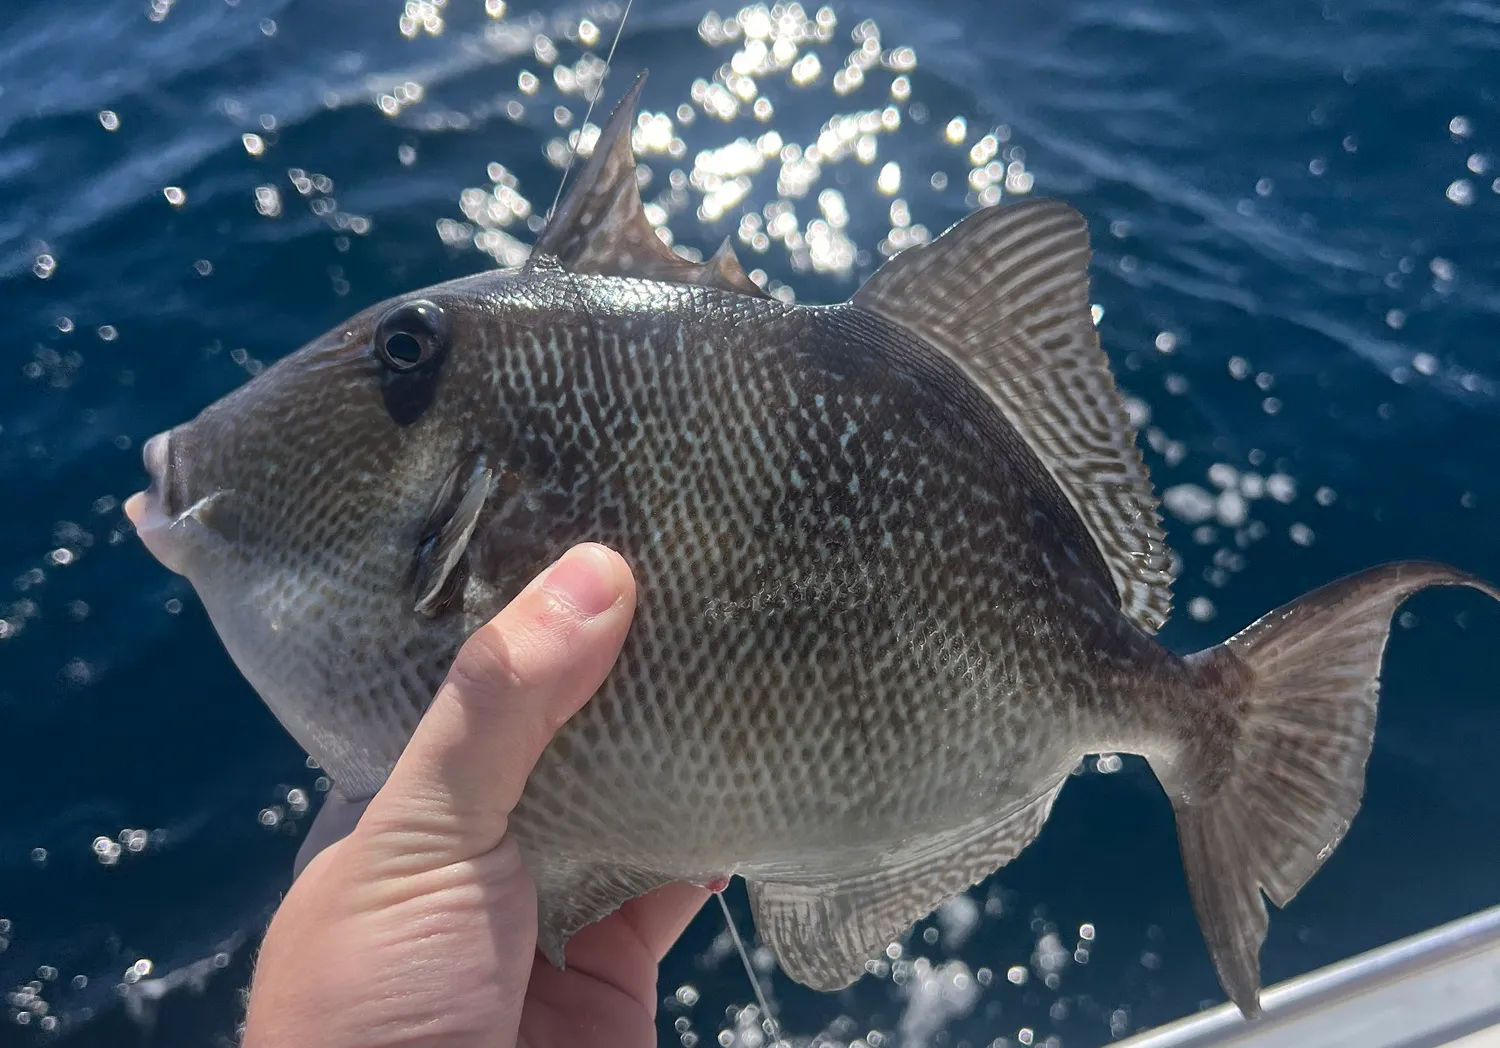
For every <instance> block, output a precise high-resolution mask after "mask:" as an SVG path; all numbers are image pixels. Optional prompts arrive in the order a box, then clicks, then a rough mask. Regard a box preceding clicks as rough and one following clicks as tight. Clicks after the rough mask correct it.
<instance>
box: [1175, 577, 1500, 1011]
mask: <svg viewBox="0 0 1500 1048" xmlns="http://www.w3.org/2000/svg"><path fill="white" fill-rule="evenodd" d="M1429 586H1470V587H1473V588H1474V589H1477V590H1480V591H1482V592H1484V593H1487V594H1489V595H1490V596H1491V597H1494V598H1495V599H1497V600H1500V589H1496V588H1495V587H1494V586H1491V585H1489V584H1488V583H1486V582H1484V581H1482V580H1481V579H1478V578H1476V577H1475V576H1473V575H1470V574H1467V573H1465V572H1462V571H1458V570H1457V569H1455V568H1450V567H1448V566H1446V565H1443V564H1437V563H1433V562H1425V561H1407V562H1403V563H1396V564H1387V565H1383V566H1381V567H1377V568H1371V569H1369V570H1367V571H1363V572H1360V573H1359V574H1356V575H1351V576H1349V577H1347V578H1344V579H1340V580H1338V581H1336V582H1332V583H1329V584H1328V585H1326V586H1324V587H1322V588H1321V589H1318V590H1315V591H1313V592H1312V593H1309V594H1307V595H1306V596H1304V597H1302V598H1301V599H1299V600H1296V601H1293V602H1292V603H1290V604H1288V605H1286V606H1284V607H1282V608H1278V609H1277V610H1276V611H1273V612H1271V613H1270V614H1268V615H1266V616H1264V617H1263V618H1261V619H1260V620H1258V621H1257V622H1255V623H1254V624H1252V625H1251V626H1249V627H1248V628H1247V629H1245V630H1244V631H1243V632H1241V633H1239V634H1238V635H1236V636H1234V637H1231V638H1230V639H1229V640H1227V641H1225V642H1224V643H1223V644H1220V645H1218V646H1217V647H1213V648H1209V649H1207V650H1205V651H1202V652H1199V653H1197V654H1196V655H1193V656H1190V657H1189V659H1188V663H1189V665H1190V666H1191V667H1192V670H1193V673H1194V681H1195V684H1196V686H1197V687H1198V688H1199V689H1200V690H1204V691H1206V692H1208V693H1209V694H1208V697H1209V698H1212V699H1214V700H1215V708H1216V709H1218V710H1222V711H1225V713H1226V714H1227V716H1228V717H1229V718H1232V719H1233V721H1234V722H1235V723H1236V724H1237V728H1238V731H1237V732H1235V731H1233V730H1231V731H1230V735H1231V737H1232V740H1233V741H1232V742H1231V743H1230V744H1229V745H1228V746H1226V747H1225V748H1224V750H1223V752H1222V753H1220V754H1217V755H1215V759H1213V760H1210V761H1207V762H1203V764H1202V766H1203V767H1206V768H1212V769H1213V771H1212V773H1210V774H1206V775H1195V776H1192V778H1193V779H1196V780H1198V781H1197V783H1196V784H1195V788H1190V789H1180V788H1174V786H1173V784H1172V782H1171V781H1170V780H1171V779H1172V778H1173V776H1171V775H1170V774H1169V775H1167V776H1163V780H1164V782H1165V783H1166V784H1167V787H1168V792H1169V793H1171V794H1172V798H1173V807H1174V809H1175V811H1176V815H1177V833H1178V839H1179V843H1180V845H1181V849H1182V859H1183V865H1184V866H1185V867H1186V871H1187V880H1188V888H1189V891H1190V892H1191V895H1192V898H1193V908H1194V909H1195V910H1196V912H1197V915H1198V923H1199V924H1200V925H1201V926H1202V929H1203V935H1204V938H1205V939H1206V940H1207V941H1208V949H1209V953H1210V954H1211V955H1212V957H1213V961H1214V967H1215V968H1216V969H1217V971H1218V975H1219V982H1220V983H1221V985H1222V986H1223V987H1224V990H1225V992H1226V993H1227V994H1228V995H1229V997H1230V999H1231V1000H1232V1001H1234V1003H1235V1004H1236V1005H1238V1006H1239V1009H1240V1011H1241V1012H1243V1013H1244V1014H1245V1015H1246V1016H1247V1017H1251V1018H1253V1017H1255V1016H1257V1015H1259V1014H1260V948H1261V943H1262V942H1264V940H1265V937H1266V927H1267V913H1266V905H1265V902H1264V900H1263V899H1262V898H1261V894H1262V892H1263V893H1264V894H1265V895H1266V896H1267V897H1268V898H1269V899H1270V900H1271V901H1272V902H1274V903H1275V904H1276V905H1277V906H1278V907H1283V906H1285V905H1286V904H1287V903H1289V902H1291V900H1292V898H1293V897H1294V896H1295V895H1296V894H1297V892H1298V891H1299V890H1301V888H1302V886H1303V885H1304V884H1306V883H1307V881H1308V879H1309V878H1310V877H1312V875H1313V874H1314V873H1315V872H1316V871H1317V869H1318V867H1319V866H1321V865H1322V864H1323V862H1324V860H1326V859H1327V858H1328V857H1329V855H1331V854H1332V853H1333V850H1334V848H1335V847H1337V846H1338V843H1339V841H1341V840H1342V839H1343V837H1344V833H1345V832H1346V831H1347V830H1348V828H1349V823H1350V821H1351V820H1352V819H1353V818H1354V815H1355V813H1356V812H1357V811H1358V810H1359V804H1360V800H1361V797H1362V796H1363V794H1364V788H1365V763H1366V761H1367V760H1368V759H1369V756H1370V746H1371V742H1372V741H1373V738H1374V733H1375V707H1376V703H1377V699H1378V696H1379V691H1380V663H1381V655H1382V653H1383V652H1384V650H1385V644H1386V639H1387V638H1388V637H1389V636H1390V629H1391V616H1392V615H1393V614H1394V613H1395V611H1396V608H1397V607H1399V606H1400V604H1401V603H1402V602H1403V601H1405V600H1406V599H1407V598H1408V597H1410V596H1412V595H1413V594H1415V593H1417V592H1418V591H1419V590H1423V589H1426V588H1427V587H1429ZM1214 692H1217V693H1218V694H1217V695H1214V694H1213V693H1214ZM1221 702H1222V704H1221ZM1226 723H1227V722H1226ZM1169 771H1170V769H1169Z"/></svg>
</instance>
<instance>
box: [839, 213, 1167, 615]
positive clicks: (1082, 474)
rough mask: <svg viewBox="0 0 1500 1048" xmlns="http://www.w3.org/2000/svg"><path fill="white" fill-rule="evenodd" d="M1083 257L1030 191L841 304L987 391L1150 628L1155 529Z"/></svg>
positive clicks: (1157, 582)
mask: <svg viewBox="0 0 1500 1048" xmlns="http://www.w3.org/2000/svg"><path fill="white" fill-rule="evenodd" d="M1088 265H1089V239H1088V225H1087V223H1086V222H1085V221H1084V218H1083V216H1082V215H1080V214H1079V213H1078V212H1077V211H1075V210H1073V209H1072V208H1071V207H1069V206H1068V205H1066V204H1063V203H1061V202H1059V201H1055V200H1031V201H1026V202H1024V203H1020V204H1012V205H1008V206H1000V207H990V208H986V209H984V210H982V211H977V212H975V213H974V214H972V215H969V216H968V217H967V218H965V219H963V220H962V221H960V222H959V223H958V224H957V225H955V226H953V227H952V228H951V229H949V230H948V231H947V232H945V233H944V234H943V235H942V236H940V237H939V238H938V239H937V240H935V241H933V243H931V244H928V245H926V246H924V247H914V248H909V249H907V250H906V251H903V252H901V253H900V254H899V255H897V256H895V257H894V258H893V259H891V260H890V261H889V262H887V263H886V264H885V265H884V266H882V267H881V268H880V270H879V271H878V272H876V274H875V275H874V276H872V277H871V278H870V279H869V280H868V281H867V282H866V283H865V285H864V286H863V287H861V288H860V289H859V291H857V292H856V293H855V295H854V298H853V300H852V301H853V303H854V305H856V306H859V307H860V308H862V309H866V310H869V311H870V312H872V313H878V314H879V315H880V316H882V317H884V318H885V319H887V320H889V321H891V322H892V323H895V324H898V325H900V326H901V327H904V328H905V329H906V330H908V331H911V332H913V333H915V334H917V335H919V336H921V337H922V338H923V339H925V340H926V341H927V342H929V343H931V344H932V345H933V346H934V347H936V348H937V349H939V350H941V351H942V352H943V353H944V354H946V355H947V356H948V357H949V358H951V359H952V360H953V361H954V362H955V363H957V364H958V365H959V366H960V367H961V368H962V369H963V370H964V372H965V373H966V374H968V375H969V377H970V378H971V379H972V380H973V381H974V382H976V383H977V384H978V385H979V386H980V387H981V388H983V389H984V390H985V391H986V392H987V393H988V394H989V395H990V397H991V399H992V400H994V402H995V403H996V404H997V405H998V406H999V407H1000V410H1001V411H1002V412H1003V413H1004V414H1005V417H1006V419H1007V420H1009V422H1010V424H1011V425H1012V426H1014V427H1015V429H1016V431H1017V432H1018V433H1020V434H1021V436H1022V438H1023V439H1025V441H1026V443H1027V445H1028V446H1030V448H1031V450H1032V451H1034V452H1035V453H1036V455H1037V457H1038V458H1039V459H1041V461H1042V464H1043V465H1044V466H1045V467H1046V468H1047V471H1048V472H1049V473H1051V474H1052V477H1053V479H1054V480H1056V481H1057V483H1058V486H1059V487H1061V488H1062V490H1063V493H1064V494H1065V495H1066V496H1067V498H1068V501H1069V502H1070V503H1072V505H1073V508H1074V509H1075V510H1077V511H1078V515H1079V516H1080V517H1081V518H1082V519H1083V522H1084V525H1085V526H1086V527H1087V528H1088V532H1089V534H1090V536H1092V538H1093V540H1094V543H1095V545H1097V546H1098V548H1099V552H1100V554H1101V555H1102V556H1103V558H1104V563H1105V565H1106V566H1107V567H1108V568H1109V573H1110V577H1111V579H1112V581H1113V582H1114V586H1115V591H1116V593H1117V594H1118V595H1119V598H1120V607H1121V610H1123V611H1124V612H1125V614H1126V615H1128V616H1130V618H1131V619H1133V620H1134V621H1135V622H1136V623H1138V624H1139V625H1140V626H1141V627H1142V628H1144V629H1146V630H1149V631H1152V632H1155V631H1156V630H1157V629H1158V628H1160V626H1161V624H1162V623H1164V622H1165V621H1166V620H1167V616H1168V614H1170V613H1171V609H1172V592H1171V576H1170V574H1169V573H1168V571H1167V563H1168V554H1167V545H1166V535H1165V534H1164V533H1163V531H1162V529H1161V518H1160V516H1159V515H1158V514H1157V509H1156V505H1157V504H1156V495H1155V493H1154V492H1153V491H1152V488H1151V478H1150V476H1149V475H1148V474H1147V472H1146V464H1145V462H1144V461H1143V460H1142V458H1141V452H1140V449H1139V448H1138V447H1136V443H1135V427H1134V426H1132V425H1131V423H1130V416H1129V415H1128V414H1127V413H1126V411H1125V404H1124V401H1123V400H1122V399H1121V397H1120V394H1119V392H1118V391H1117V390H1116V389H1115V380H1114V376H1113V375H1112V374H1111V373H1110V370H1109V360H1108V358H1107V357H1105V355H1104V351H1103V350H1102V349H1101V348H1100V347H1099V333H1098V331H1097V330H1096V329H1095V327H1094V322H1093V317H1092V316H1091V314H1090V311H1089V278H1088Z"/></svg>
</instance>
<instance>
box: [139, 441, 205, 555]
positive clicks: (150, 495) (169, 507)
mask: <svg viewBox="0 0 1500 1048" xmlns="http://www.w3.org/2000/svg"><path fill="white" fill-rule="evenodd" d="M185 436H186V435H185V434H184V432H183V428H182V427H180V426H179V427H177V428H176V429H170V430H167V431H165V432H163V433H158V434H157V435H156V436H154V437H152V438H151V439H150V440H148V441H146V443H145V446H144V447H142V448H141V461H142V463H143V464H144V465H145V467H146V473H147V475H148V476H149V477H150V478H151V483H150V484H149V485H148V486H147V488H146V490H145V491H138V492H136V493H135V494H134V495H131V496H130V497H129V498H128V499H126V500H125V515H126V516H127V517H129V518H130V522H131V524H133V525H135V530H136V534H137V535H138V536H140V539H141V541H142V542H144V543H145V544H146V548H147V549H148V550H150V551H151V554H152V556H154V557H156V559H157V560H159V561H161V562H162V563H163V564H164V565H166V567H168V568H170V569H171V570H173V571H176V572H178V573H179V574H182V573H184V568H185V565H186V557H187V553H188V547H189V546H190V545H191V544H192V543H191V542H190V541H189V540H190V539H191V538H193V537H194V533H195V532H197V531H201V530H202V529H201V527H199V526H197V522H196V521H187V520H185V519H184V515H185V513H186V511H187V510H189V509H191V508H193V507H194V504H195V503H194V499H193V498H192V497H190V493H189V492H188V490H187V488H186V486H185V480H186V477H185V470H184V469H183V467H182V456H183V455H184V454H185V453H187V452H188V450H189V447H188V445H189V444H190V443H191V442H190V441H189V440H187V439H185Z"/></svg>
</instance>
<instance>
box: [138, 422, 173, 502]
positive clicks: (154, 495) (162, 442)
mask: <svg viewBox="0 0 1500 1048" xmlns="http://www.w3.org/2000/svg"><path fill="white" fill-rule="evenodd" d="M171 441H172V431H171V430H167V431H166V432H164V433H158V434H157V435H156V436H154V437H152V438H151V439H150V440H148V441H146V446H145V447H143V448H142V449H141V461H142V462H144V463H145V465H146V474H147V476H149V477H150V478H151V486H150V487H149V488H147V489H146V491H145V493H144V494H145V495H146V497H147V498H149V499H154V500H156V503H157V505H158V506H159V507H160V508H161V511H162V513H164V514H166V515H167V516H169V517H175V516H176V515H177V513H178V512H179V511H180V510H181V508H182V507H180V506H174V505H173V504H172V486H171V481H172V472H173V471H172V444H171Z"/></svg>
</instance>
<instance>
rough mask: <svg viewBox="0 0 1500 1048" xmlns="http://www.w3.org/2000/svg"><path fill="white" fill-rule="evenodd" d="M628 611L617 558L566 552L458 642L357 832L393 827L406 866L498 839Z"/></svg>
mask: <svg viewBox="0 0 1500 1048" xmlns="http://www.w3.org/2000/svg"><path fill="white" fill-rule="evenodd" d="M634 610H635V583H634V581H633V579H632V578H631V574H630V569H629V567H628V566H627V565H626V564H625V562H624V560H623V559H621V557H620V555H619V554H617V553H615V552H613V551H612V550H609V549H607V548H605V547H604V546H600V545H596V544H593V543H587V544H584V545H581V546H577V547H575V548H573V549H572V550H569V551H568V552H567V553H566V554H565V555H564V556H563V557H562V558H561V559H560V560H559V561H558V562H557V563H555V564H554V565H552V567H551V568H549V569H548V570H547V571H545V572H543V573H542V574H541V575H540V576H538V577H537V578H536V579H535V580H534V581H533V582H532V583H531V584H530V585H529V586H527V587H526V589H524V590H523V591H522V592H521V593H520V594H519V595H518V596H517V597H516V598H515V600H513V601H511V602H510V604H509V605H507V606H506V607H505V609H504V610H503V611H501V612H500V614H498V615H497V616H495V618H494V619H492V620H491V621H490V622H489V623H488V624H487V625H485V626H483V627H482V628H480V629H479V630H478V631H476V632H475V633H474V635H473V636H472V637H470V638H469V639H468V641H467V642H466V643H465V644H464V646H463V649H462V650H461V651H460V652H459V654H458V658H457V659H456V660H455V661H454V663H453V667H452V669H451V670H449V672H448V678H447V680H445V681H444V682H443V685H442V687H441V688H440V689H439V690H438V693H437V696H436V697H435V698H434V699H433V702H432V705H431V707H430V708H429V709H428V711H427V713H426V714H425V715H424V716H423V718H422V721H421V723H420V724H419V725H418V726H417V730H416V732H415V733H414V734H413V736H412V739H411V742H410V743H408V744H407V747H406V750H405V752H404V753H402V755H401V758H400V760H399V761H397V763H396V767H395V769H394V770H392V772H391V775H390V778H389V779H388V780H387V781H386V784H385V786H384V787H382V788H381V790H380V792H379V793H377V794H376V795H375V798H374V800H373V801H371V803H370V807H369V809H368V810H367V811H366V813H365V816H364V818H363V819H362V820H361V822H360V831H361V832H363V831H365V830H366V828H368V831H369V832H370V833H372V834H373V833H378V832H380V831H381V830H392V829H395V830H399V831H401V835H402V840H401V841H400V842H399V848H400V850H401V851H402V852H403V853H404V854H405V855H406V856H407V857H408V858H409V859H410V860H411V861H412V862H413V863H421V864H446V863H451V862H457V861H461V860H464V859H469V858H473V857H474V856H477V855H480V854H483V853H484V852H487V851H489V850H491V849H493V848H494V847H495V846H496V845H498V844H499V843H500V839H501V837H503V836H504V835H505V829H506V820H507V817H508V816H509V814H510V812H511V809H513V808H514V807H515V805H516V803H517V801H518V800H519V799H520V797H521V791H522V789H523V788H524V786H525V785H526V778H527V776H528V775H530V774H531V769H532V767H533V766H534V765H535V764H536V761H537V758H538V757H540V756H541V753H542V750H543V749H544V748H545V747H546V745H547V743H548V742H550V741H551V739H552V735H553V733H554V732H556V731H557V729H558V728H559V727H561V726H562V724H563V723H564V722H565V721H566V720H567V719H568V718H569V717H571V716H572V715H573V714H574V713H575V712H577V711H578V709H579V707H581V706H582V705H583V704H584V703H585V702H587V701H588V700H589V698H590V697H592V696H593V694H594V692H595V691H597V690H598V688H599V685H600V684H601V683H602V682H603V680H604V678H605V676H606V674H608V672H609V670H610V667H611V666H612V665H613V664H614V661H615V658H616V657H617V656H618V655H619V651H620V645H621V644H623V643H624V640H625V634H626V631H627V630H628V629H629V627H630V618H631V615H632V613H633V612H634Z"/></svg>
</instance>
